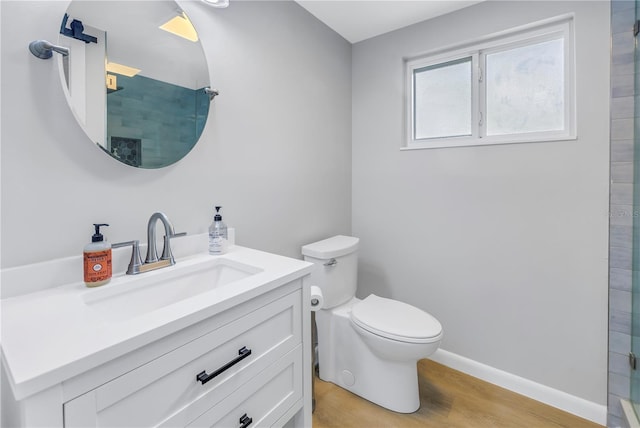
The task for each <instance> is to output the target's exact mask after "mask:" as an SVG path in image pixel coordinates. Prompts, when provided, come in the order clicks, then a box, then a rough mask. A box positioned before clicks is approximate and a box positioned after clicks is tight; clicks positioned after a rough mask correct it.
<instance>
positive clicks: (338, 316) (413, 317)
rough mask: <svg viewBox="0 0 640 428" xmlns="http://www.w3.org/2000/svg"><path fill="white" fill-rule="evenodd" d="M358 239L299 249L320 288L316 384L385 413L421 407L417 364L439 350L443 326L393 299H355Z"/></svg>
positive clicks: (346, 238) (344, 238)
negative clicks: (322, 382) (311, 266)
mask: <svg viewBox="0 0 640 428" xmlns="http://www.w3.org/2000/svg"><path fill="white" fill-rule="evenodd" d="M357 245H358V238H354V237H349V236H341V235H340V236H335V237H333V238H329V239H325V240H323V241H319V242H316V243H313V244H309V245H305V246H304V247H302V253H303V255H304V257H305V260H307V261H311V262H313V263H314V264H315V266H314V270H313V271H312V274H311V284H312V285H317V286H318V287H320V289H321V290H322V293H323V297H324V305H323V308H322V309H320V310H318V311H317V312H316V325H317V332H318V364H319V375H320V379H322V380H325V381H329V382H332V383H335V384H336V385H338V386H341V387H343V388H345V389H347V390H349V391H351V392H353V393H355V394H357V395H359V396H361V397H363V398H365V399H367V400H369V401H371V402H374V403H376V404H378V405H380V406H382V407H385V408H387V409H390V410H393V411H396V412H400V413H412V412H415V411H416V410H418V408H419V407H420V397H419V390H418V372H417V367H416V363H417V361H418V360H419V359H422V358H426V357H428V356H429V355H431V354H432V353H433V352H435V350H436V349H438V346H439V344H440V341H441V339H442V334H443V333H442V326H441V324H440V323H439V322H438V320H437V319H435V318H434V317H433V316H431V315H430V314H428V313H427V312H425V311H422V310H421V309H419V308H416V307H414V306H411V305H409V304H406V303H403V302H399V301H396V300H393V299H387V298H383V297H379V296H376V295H374V294H371V295H369V296H368V297H366V298H365V299H363V300H360V299H358V298H356V297H355V290H356V284H357Z"/></svg>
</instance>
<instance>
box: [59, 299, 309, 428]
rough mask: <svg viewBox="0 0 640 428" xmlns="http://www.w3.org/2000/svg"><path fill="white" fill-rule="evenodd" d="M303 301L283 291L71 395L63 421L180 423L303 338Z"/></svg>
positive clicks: (102, 424) (68, 423) (72, 424)
mask: <svg viewBox="0 0 640 428" xmlns="http://www.w3.org/2000/svg"><path fill="white" fill-rule="evenodd" d="M301 303H302V301H301V292H300V290H298V291H296V292H294V293H291V294H288V295H286V296H284V297H282V298H280V299H278V300H276V301H274V302H272V303H270V304H268V305H266V306H263V307H261V308H259V309H257V310H255V311H253V312H251V313H249V314H247V315H246V316H243V317H241V318H239V319H237V320H235V321H233V322H231V323H229V324H226V325H224V326H222V327H220V328H219V329H216V330H214V331H212V332H210V333H207V334H205V335H204V336H201V337H199V338H198V339H195V340H193V341H192V342H189V343H187V344H186V345H184V346H181V347H179V348H177V349H175V350H173V351H171V352H169V353H167V354H165V355H163V356H161V357H160V358H157V359H155V360H153V361H151V362H149V363H147V364H145V365H143V366H141V367H139V368H137V369H135V370H132V371H130V372H128V373H124V374H123V375H122V376H119V377H118V378H116V379H114V380H112V381H110V382H108V383H106V384H104V385H102V386H100V387H98V388H96V389H95V390H93V391H91V392H89V393H87V394H85V395H83V396H80V397H78V398H76V399H74V400H71V401H69V402H68V403H66V404H65V426H66V427H83V428H85V427H89V426H94V427H142V426H157V425H162V424H164V423H165V422H168V421H171V424H170V425H171V426H185V425H186V424H187V423H188V422H190V421H192V420H194V419H195V418H197V417H198V416H199V415H201V414H203V413H204V412H206V411H207V410H208V409H210V408H211V407H213V406H215V405H216V404H218V403H219V402H220V401H222V400H223V399H225V397H227V396H229V395H230V394H232V393H233V392H234V391H236V390H237V389H238V388H240V386H241V385H243V384H245V383H246V382H248V381H249V380H251V379H252V378H253V377H255V376H256V375H257V374H258V373H260V372H261V371H263V370H264V369H265V368H266V367H268V366H270V365H272V364H273V363H275V362H276V361H278V360H279V359H281V358H282V357H283V356H284V355H286V354H287V353H288V352H290V351H291V350H292V349H294V348H295V347H296V346H298V345H299V344H300V343H301V340H302V339H301V319H302V315H301ZM247 351H250V352H247ZM203 372H204V375H203ZM217 372H219V373H218V374H217V375H216V376H213V375H214V374H216V373H217Z"/></svg>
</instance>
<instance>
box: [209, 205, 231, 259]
mask: <svg viewBox="0 0 640 428" xmlns="http://www.w3.org/2000/svg"><path fill="white" fill-rule="evenodd" d="M220 208H222V207H221V206H217V207H216V214H215V216H214V217H213V223H211V226H209V254H214V255H221V254H224V253H226V252H227V245H228V239H229V236H228V234H227V225H226V224H224V222H223V221H222V216H221V215H220Z"/></svg>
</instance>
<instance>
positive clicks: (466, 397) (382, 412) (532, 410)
mask: <svg viewBox="0 0 640 428" xmlns="http://www.w3.org/2000/svg"><path fill="white" fill-rule="evenodd" d="M418 379H419V385H420V409H418V411H417V412H415V413H411V414H401V413H395V412H392V411H390V410H387V409H384V408H382V407H380V406H378V405H376V404H373V403H371V402H369V401H367V400H365V399H363V398H360V397H358V396H357V395H355V394H352V393H350V392H349V391H347V390H345V389H342V388H340V387H338V386H336V385H334V384H332V383H330V382H323V381H321V380H320V379H318V378H316V379H315V394H316V395H315V398H316V410H315V412H314V414H313V426H314V428H330V427H340V428H343V427H345V428H346V427H402V428H405V427H406V428H411V427H438V428H440V427H451V428H455V427H460V428H485V427H492V428H493V427H504V428H518V427H522V428H532V427H540V428H542V427H545V428H546V427H550V428H554V427H567V428H569V427H572V428H573V427H575V428H597V427H601V425H598V424H596V423H593V422H591V421H588V420H586V419H582V418H580V417H578V416H575V415H572V414H570V413H566V412H563V411H562V410H559V409H556V408H555V407H551V406H548V405H546V404H543V403H540V402H538V401H535V400H532V399H530V398H527V397H525V396H523V395H520V394H516V393H515V392H511V391H509V390H506V389H504V388H501V387H499V386H496V385H493V384H490V383H488V382H484V381H482V380H480V379H477V378H474V377H472V376H469V375H467V374H464V373H462V372H459V371H457V370H453V369H451V368H449V367H446V366H443V365H442V364H439V363H436V362H434V361H431V360H427V359H424V360H420V361H419V362H418Z"/></svg>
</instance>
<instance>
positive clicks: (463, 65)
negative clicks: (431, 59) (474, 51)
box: [413, 57, 472, 140]
mask: <svg viewBox="0 0 640 428" xmlns="http://www.w3.org/2000/svg"><path fill="white" fill-rule="evenodd" d="M471 75H472V73H471V58H470V57H468V58H462V59H459V60H455V61H449V62H445V63H440V64H436V65H430V66H427V67H422V68H417V69H415V70H414V71H413V88H414V94H413V95H414V97H413V99H414V106H413V109H414V120H413V123H414V138H415V139H416V140H419V139H427V138H444V137H456V136H463V135H471Z"/></svg>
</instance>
